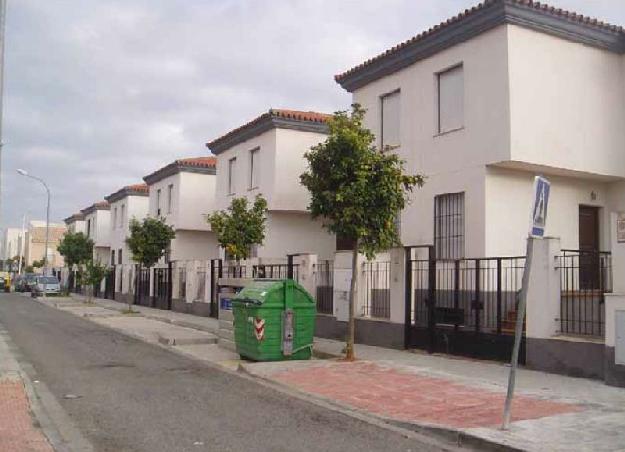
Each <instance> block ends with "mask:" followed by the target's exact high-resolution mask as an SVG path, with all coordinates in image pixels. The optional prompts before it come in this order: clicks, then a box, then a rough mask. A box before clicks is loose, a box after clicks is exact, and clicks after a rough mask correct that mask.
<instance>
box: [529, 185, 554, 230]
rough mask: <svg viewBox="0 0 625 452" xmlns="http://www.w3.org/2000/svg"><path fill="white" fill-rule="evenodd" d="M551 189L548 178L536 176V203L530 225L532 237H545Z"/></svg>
mask: <svg viewBox="0 0 625 452" xmlns="http://www.w3.org/2000/svg"><path fill="white" fill-rule="evenodd" d="M550 190H551V183H550V182H549V181H548V180H547V179H545V178H544V177H542V176H536V177H535V178H534V203H533V206H532V219H531V226H530V235H531V236H532V237H543V236H544V235H545V226H546V225H547V208H548V207H549V192H550Z"/></svg>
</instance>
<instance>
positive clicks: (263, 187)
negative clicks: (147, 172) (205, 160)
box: [207, 109, 336, 259]
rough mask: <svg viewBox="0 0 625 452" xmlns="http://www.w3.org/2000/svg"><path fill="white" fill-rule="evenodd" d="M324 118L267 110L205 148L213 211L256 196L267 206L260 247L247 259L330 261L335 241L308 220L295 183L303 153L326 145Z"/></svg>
mask: <svg viewBox="0 0 625 452" xmlns="http://www.w3.org/2000/svg"><path fill="white" fill-rule="evenodd" d="M328 118H329V115H326V114H322V113H316V112H310V111H294V110H281V109H271V110H269V111H268V112H266V113H264V114H262V115H260V116H259V117H257V118H256V119H254V120H252V121H250V122H248V123H246V124H244V125H242V126H240V127H238V128H236V129H234V130H232V131H230V132H228V133H226V134H225V135H223V136H221V137H219V138H216V139H214V140H213V141H211V142H209V143H207V147H208V148H209V149H210V150H211V152H212V153H213V154H215V155H216V156H217V190H216V202H215V204H216V208H217V209H225V208H227V207H228V206H229V205H230V203H231V202H232V199H233V198H235V197H246V198H248V199H249V200H250V201H253V199H254V198H255V197H256V195H262V196H263V197H264V198H265V199H266V200H267V204H268V214H267V224H266V230H265V242H264V244H263V245H262V246H260V247H258V249H255V250H252V251H253V252H252V256H253V257H260V258H264V257H266V258H284V257H285V256H286V255H287V254H294V253H314V254H318V255H319V257H320V258H324V259H329V258H331V257H332V256H333V254H334V251H335V249H336V241H335V237H334V236H333V235H331V234H329V233H328V232H327V231H326V230H325V229H323V228H322V225H321V222H320V221H313V220H312V219H311V218H310V214H309V212H308V210H307V208H308V204H309V202H310V195H309V193H308V191H307V190H306V188H305V187H303V186H302V185H301V184H300V180H299V176H300V174H302V173H303V172H304V171H305V170H306V167H307V163H306V160H305V158H304V153H305V152H307V151H308V150H310V148H311V147H312V146H314V145H316V144H319V143H320V142H322V141H324V140H325V139H326V136H327V133H328V127H327V124H326V121H327V119H328Z"/></svg>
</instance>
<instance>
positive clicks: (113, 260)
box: [111, 250, 115, 265]
mask: <svg viewBox="0 0 625 452" xmlns="http://www.w3.org/2000/svg"><path fill="white" fill-rule="evenodd" d="M111 265H115V250H111Z"/></svg>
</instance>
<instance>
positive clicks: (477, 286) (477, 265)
mask: <svg viewBox="0 0 625 452" xmlns="http://www.w3.org/2000/svg"><path fill="white" fill-rule="evenodd" d="M480 266H481V262H480V260H479V259H475V300H474V301H473V303H474V306H473V309H475V332H476V333H479V332H480V304H481V302H482V297H481V293H480V291H481V290H482V288H481V281H480Z"/></svg>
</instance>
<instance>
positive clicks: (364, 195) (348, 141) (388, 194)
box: [300, 104, 424, 361]
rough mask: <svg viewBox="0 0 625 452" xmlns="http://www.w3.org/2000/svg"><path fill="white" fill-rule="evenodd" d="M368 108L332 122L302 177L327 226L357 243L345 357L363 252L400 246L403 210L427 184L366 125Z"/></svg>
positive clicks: (349, 356)
mask: <svg viewBox="0 0 625 452" xmlns="http://www.w3.org/2000/svg"><path fill="white" fill-rule="evenodd" d="M364 114H365V110H364V109H363V108H361V107H360V106H359V105H358V104H354V105H352V110H351V112H348V111H339V112H337V113H335V114H334V116H333V117H332V118H331V119H330V120H329V121H328V126H329V129H330V130H329V134H328V137H327V139H326V140H325V141H324V142H323V143H320V144H318V145H316V146H314V147H312V148H311V150H310V151H309V152H307V153H306V154H305V157H306V160H307V161H308V169H307V171H306V172H305V173H304V174H302V175H301V176H300V180H301V183H302V185H304V186H305V187H306V188H307V189H308V191H309V192H310V195H311V201H310V205H309V210H310V213H311V215H312V217H313V218H320V219H321V220H322V222H323V224H324V226H325V227H326V228H327V229H328V230H329V231H330V232H332V233H334V234H336V235H337V236H339V237H342V238H344V239H347V240H349V241H350V242H352V243H353V253H352V279H351V284H350V294H349V323H348V331H347V337H346V347H345V359H346V360H350V361H351V360H353V359H354V358H355V357H354V334H355V333H354V332H355V322H354V311H355V300H356V294H357V292H358V284H357V278H356V275H357V262H358V253H362V254H364V255H365V257H366V258H367V259H373V258H374V257H375V255H376V254H377V253H379V252H381V251H384V250H387V249H389V248H391V247H393V246H396V245H400V237H399V233H398V230H397V227H396V218H397V215H399V213H400V212H401V211H402V209H403V208H404V207H405V206H406V204H407V203H408V201H409V194H410V192H411V191H412V190H413V188H414V187H416V186H419V187H420V186H421V185H423V183H424V177H423V176H421V175H408V174H405V172H404V162H403V161H402V160H401V159H400V158H399V156H398V155H397V154H396V153H394V152H393V149H392V148H389V147H387V148H384V149H380V148H378V147H376V145H375V136H374V135H373V133H372V132H371V131H370V130H368V129H367V128H365V127H364V126H363V119H364Z"/></svg>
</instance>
